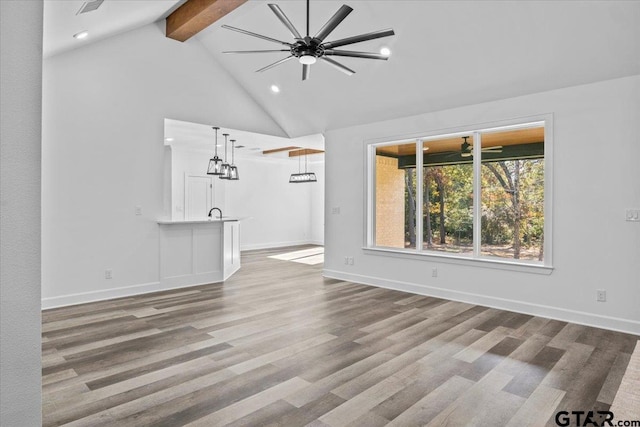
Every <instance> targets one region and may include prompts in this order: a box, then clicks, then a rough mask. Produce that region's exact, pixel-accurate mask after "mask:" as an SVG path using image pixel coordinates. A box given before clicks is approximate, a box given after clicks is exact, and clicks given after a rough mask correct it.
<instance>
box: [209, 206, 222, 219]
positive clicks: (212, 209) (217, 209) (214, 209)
mask: <svg viewBox="0 0 640 427" xmlns="http://www.w3.org/2000/svg"><path fill="white" fill-rule="evenodd" d="M213 211H218V212H220V220H222V210H221V209H220V208H211V210H210V211H209V218H211V213H212V212H213Z"/></svg>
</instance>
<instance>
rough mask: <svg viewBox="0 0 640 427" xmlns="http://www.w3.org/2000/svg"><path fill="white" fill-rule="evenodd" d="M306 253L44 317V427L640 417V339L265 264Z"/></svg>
mask: <svg viewBox="0 0 640 427" xmlns="http://www.w3.org/2000/svg"><path fill="white" fill-rule="evenodd" d="M307 249H313V250H317V248H314V247H313V246H303V247H292V248H283V249H277V250H258V251H250V252H245V253H243V254H242V263H243V266H242V269H241V270H240V271H239V272H238V273H237V274H235V275H234V276H233V277H231V278H230V279H229V280H227V281H226V282H224V283H212V284H207V285H200V286H194V287H192V288H188V289H176V290H170V291H164V292H157V293H151V294H144V295H139V296H132V297H126V298H119V299H114V300H109V301H100V302H95V303H90V304H80V305H76V306H71V307H62V308H56V309H51V310H46V311H44V312H43V316H42V321H43V328H42V330H43V339H42V373H43V377H42V380H43V381H42V392H43V407H42V411H43V412H42V413H43V425H44V426H46V427H49V426H91V427H100V426H105V427H107V426H109V427H111V426H119V427H120V426H125V427H127V426H132V427H134V426H135V427H144V426H153V427H163V426H167V427H177V426H183V425H203V426H216V427H217V426H224V425H229V426H273V427H275V426H286V427H295V426H306V425H309V426H320V427H322V426H324V427H327V426H330V427H335V426H365V427H376V426H383V425H391V426H414V425H432V426H443V425H451V426H462V425H478V426H480V425H483V426H484V425H509V426H527V425H530V426H543V425H554V424H555V423H554V421H553V420H554V415H555V413H556V412H557V411H559V410H567V411H572V410H590V409H593V410H596V409H599V410H607V409H608V408H609V406H610V405H611V403H612V402H614V404H615V402H616V400H618V404H619V405H620V404H621V405H634V404H635V403H633V402H635V401H634V400H633V399H632V398H635V397H634V396H637V394H634V388H633V386H631V392H629V393H627V394H623V393H618V391H619V390H620V389H621V384H625V376H626V374H629V377H628V378H629V379H630V380H633V379H637V378H636V377H640V375H639V373H638V372H640V371H639V369H640V367H638V366H636V365H635V364H634V362H633V359H632V357H631V353H632V352H633V349H634V346H635V345H636V342H637V341H638V337H637V336H633V335H629V334H623V333H619V332H612V331H605V330H602V329H597V328H590V327H588V326H583V325H575V324H571V323H567V322H562V321H557V320H551V319H545V318H540V317H535V316H531V315H527V314H520V313H514V312H508V311H504V310H498V309H495V308H487V307H481V306H475V305H472V304H467V303H461V302H455V301H447V300H444V299H440V298H434V297H428V296H422V295H411V294H406V293H403V292H399V291H393V290H388V289H382V288H374V287H369V286H364V285H358V284H354V283H349V282H345V281H340V280H335V279H326V278H323V277H322V275H321V271H322V266H321V265H304V264H299V263H294V262H289V261H281V260H277V259H270V258H268V257H269V256H271V255H278V254H280V253H285V252H293V251H296V250H307ZM616 394H618V395H619V396H620V398H619V399H618V398H617V396H616ZM614 396H616V398H615V399H614ZM616 415H617V414H616ZM617 418H618V419H619V417H617Z"/></svg>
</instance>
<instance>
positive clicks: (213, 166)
mask: <svg viewBox="0 0 640 427" xmlns="http://www.w3.org/2000/svg"><path fill="white" fill-rule="evenodd" d="M207 175H222V159H221V158H220V157H218V156H215V157H214V158H213V159H209V168H207Z"/></svg>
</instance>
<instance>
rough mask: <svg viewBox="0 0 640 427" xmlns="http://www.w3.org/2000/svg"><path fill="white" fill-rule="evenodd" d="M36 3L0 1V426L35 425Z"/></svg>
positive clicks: (38, 3)
mask: <svg viewBox="0 0 640 427" xmlns="http://www.w3.org/2000/svg"><path fill="white" fill-rule="evenodd" d="M42 10H43V3H42V1H0V18H1V20H0V29H1V31H2V33H1V35H0V45H1V47H0V52H1V54H0V76H1V77H0V78H1V83H0V88H2V90H1V96H0V103H1V104H0V111H1V113H0V123H1V125H0V135H1V136H0V141H1V143H0V152H1V153H2V155H1V156H0V182H1V186H0V197H1V199H0V253H1V256H0V279H1V280H0V295H1V297H0V323H1V325H2V326H1V327H0V343H1V345H0V378H2V379H1V380H0V425H3V426H39V425H41V423H42V416H41V413H42V404H41V397H40V390H41V372H42V370H41V356H40V355H41V335H40V332H41V320H40V182H41V177H40V142H41V107H42V98H41V96H42Z"/></svg>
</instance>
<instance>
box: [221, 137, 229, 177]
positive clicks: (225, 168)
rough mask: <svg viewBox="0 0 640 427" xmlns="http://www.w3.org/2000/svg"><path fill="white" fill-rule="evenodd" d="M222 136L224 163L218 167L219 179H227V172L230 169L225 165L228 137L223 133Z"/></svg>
mask: <svg viewBox="0 0 640 427" xmlns="http://www.w3.org/2000/svg"><path fill="white" fill-rule="evenodd" d="M222 135H223V136H224V162H223V163H222V165H221V166H220V179H229V176H230V175H229V172H230V169H231V165H229V163H227V138H228V137H229V134H228V133H223V134H222Z"/></svg>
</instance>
